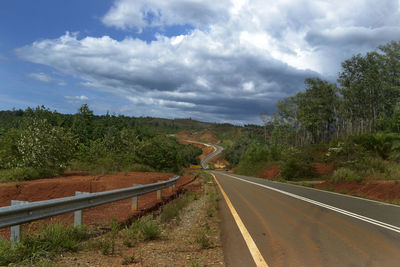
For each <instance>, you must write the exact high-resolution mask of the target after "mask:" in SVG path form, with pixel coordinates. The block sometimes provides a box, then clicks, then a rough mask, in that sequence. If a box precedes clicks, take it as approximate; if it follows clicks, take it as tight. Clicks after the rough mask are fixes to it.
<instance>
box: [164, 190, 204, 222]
mask: <svg viewBox="0 0 400 267" xmlns="http://www.w3.org/2000/svg"><path fill="white" fill-rule="evenodd" d="M198 198H199V195H198V194H196V193H194V192H189V193H186V194H185V195H184V196H183V197H181V198H180V199H178V200H177V201H175V202H173V203H171V204H169V205H166V206H164V207H163V208H162V210H161V216H160V221H161V222H162V223H165V222H169V221H171V220H172V219H174V218H179V212H180V211H181V210H182V209H183V208H184V207H185V206H186V205H187V204H188V203H189V202H191V201H192V200H196V199H198Z"/></svg>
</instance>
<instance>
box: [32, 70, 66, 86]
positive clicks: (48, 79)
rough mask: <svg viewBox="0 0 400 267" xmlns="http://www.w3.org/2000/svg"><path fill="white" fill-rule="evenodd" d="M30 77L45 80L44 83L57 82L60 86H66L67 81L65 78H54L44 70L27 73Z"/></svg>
mask: <svg viewBox="0 0 400 267" xmlns="http://www.w3.org/2000/svg"><path fill="white" fill-rule="evenodd" d="M27 76H28V77H30V78H32V79H35V80H38V81H41V82H44V83H54V84H57V85H59V86H66V85H67V83H66V82H65V81H63V80H60V79H58V78H54V77H52V76H50V75H48V74H46V73H44V72H33V73H28V74H27Z"/></svg>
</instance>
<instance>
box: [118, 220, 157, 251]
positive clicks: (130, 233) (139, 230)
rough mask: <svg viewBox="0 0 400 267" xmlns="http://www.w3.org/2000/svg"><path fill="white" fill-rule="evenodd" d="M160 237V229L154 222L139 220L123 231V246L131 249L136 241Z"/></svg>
mask: <svg viewBox="0 0 400 267" xmlns="http://www.w3.org/2000/svg"><path fill="white" fill-rule="evenodd" d="M160 237H161V228H160V225H159V223H158V222H157V221H156V220H151V219H147V218H141V219H139V220H137V221H136V222H135V223H133V224H132V225H131V226H130V227H129V228H127V229H126V231H125V236H124V245H126V246H127V247H132V246H133V245H134V244H135V243H136V242H137V241H138V240H144V241H148V240H154V239H158V238H160Z"/></svg>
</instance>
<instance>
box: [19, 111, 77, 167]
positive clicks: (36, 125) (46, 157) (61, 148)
mask: <svg viewBox="0 0 400 267" xmlns="http://www.w3.org/2000/svg"><path fill="white" fill-rule="evenodd" d="M75 146H76V141H75V139H74V137H73V136H72V134H71V133H70V132H69V131H66V130H64V129H63V128H60V127H55V126H52V125H51V124H50V123H49V122H48V121H47V120H46V119H38V118H31V119H29V126H28V127H27V128H26V129H25V130H24V131H22V132H21V135H20V138H19V140H18V142H17V149H18V152H19V154H20V158H21V161H20V162H19V163H18V165H19V166H20V167H32V168H38V169H39V168H44V169H46V168H49V169H56V170H63V169H64V168H65V167H66V165H67V163H68V162H69V161H70V160H71V158H72V156H73V154H74V147H75Z"/></svg>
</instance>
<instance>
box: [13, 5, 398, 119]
mask: <svg viewBox="0 0 400 267" xmlns="http://www.w3.org/2000/svg"><path fill="white" fill-rule="evenodd" d="M399 18H400V16H399V7H398V2H397V1H396V2H395V1H385V2H382V1H378V0H368V1H356V0H338V1H322V0H321V1H305V0H299V1H289V0H281V1H272V0H270V1H261V0H259V1H246V0H234V1H227V2H225V1H208V0H207V1H196V0H192V1H182V0H173V1H172V0H171V1H161V0H160V1H158V0H151V1H142V0H137V1H133V0H118V1H116V2H115V3H114V5H113V6H112V7H111V8H110V10H109V11H108V12H107V13H106V14H105V16H104V17H103V19H102V21H103V23H104V24H106V25H108V26H113V27H117V28H119V29H128V28H130V29H138V30H140V29H143V28H145V27H158V26H165V25H192V26H193V30H191V31H190V32H189V33H187V34H185V35H178V36H172V37H167V36H163V35H161V34H157V35H156V36H155V40H154V41H152V42H146V40H140V39H135V38H132V37H129V36H127V37H126V38H125V39H123V40H121V41H117V40H115V39H113V38H111V37H109V36H103V37H99V38H97V37H90V36H86V37H83V38H78V36H77V35H76V34H70V33H66V34H65V35H63V36H61V37H59V38H57V39H47V40H41V41H36V42H34V43H32V44H30V45H27V46H25V47H21V48H19V49H17V50H16V51H17V54H18V55H19V56H20V57H21V58H23V59H25V60H27V61H30V62H34V63H38V64H44V65H47V66H51V67H53V68H56V69H57V70H58V71H60V72H62V73H65V74H70V75H73V76H74V77H76V78H79V79H81V80H82V84H83V85H85V86H87V87H90V88H92V89H93V90H99V91H104V92H108V93H112V94H114V95H116V96H118V97H120V98H123V99H125V100H126V101H128V102H129V103H131V105H124V106H122V107H121V111H123V112H126V113H133V114H132V115H151V116H162V117H165V116H167V117H192V118H197V119H203V120H208V121H228V122H229V121H230V122H239V121H241V122H258V121H259V119H258V114H259V113H260V112H262V111H264V110H267V111H269V112H272V111H273V110H274V106H275V104H276V102H277V101H278V100H279V99H281V98H283V97H286V96H289V95H292V94H294V93H296V92H298V91H299V90H301V89H302V88H303V86H304V85H303V81H304V79H305V78H306V77H310V76H321V77H332V76H334V75H335V74H336V73H337V72H338V71H339V67H340V64H339V63H340V62H341V61H342V60H344V59H346V58H348V57H350V56H352V54H354V53H358V52H365V51H369V50H372V49H374V48H375V47H376V46H377V45H379V44H382V43H385V42H388V41H390V40H392V39H399V38H400V36H399V33H400V21H399ZM128 32H129V31H128Z"/></svg>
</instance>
